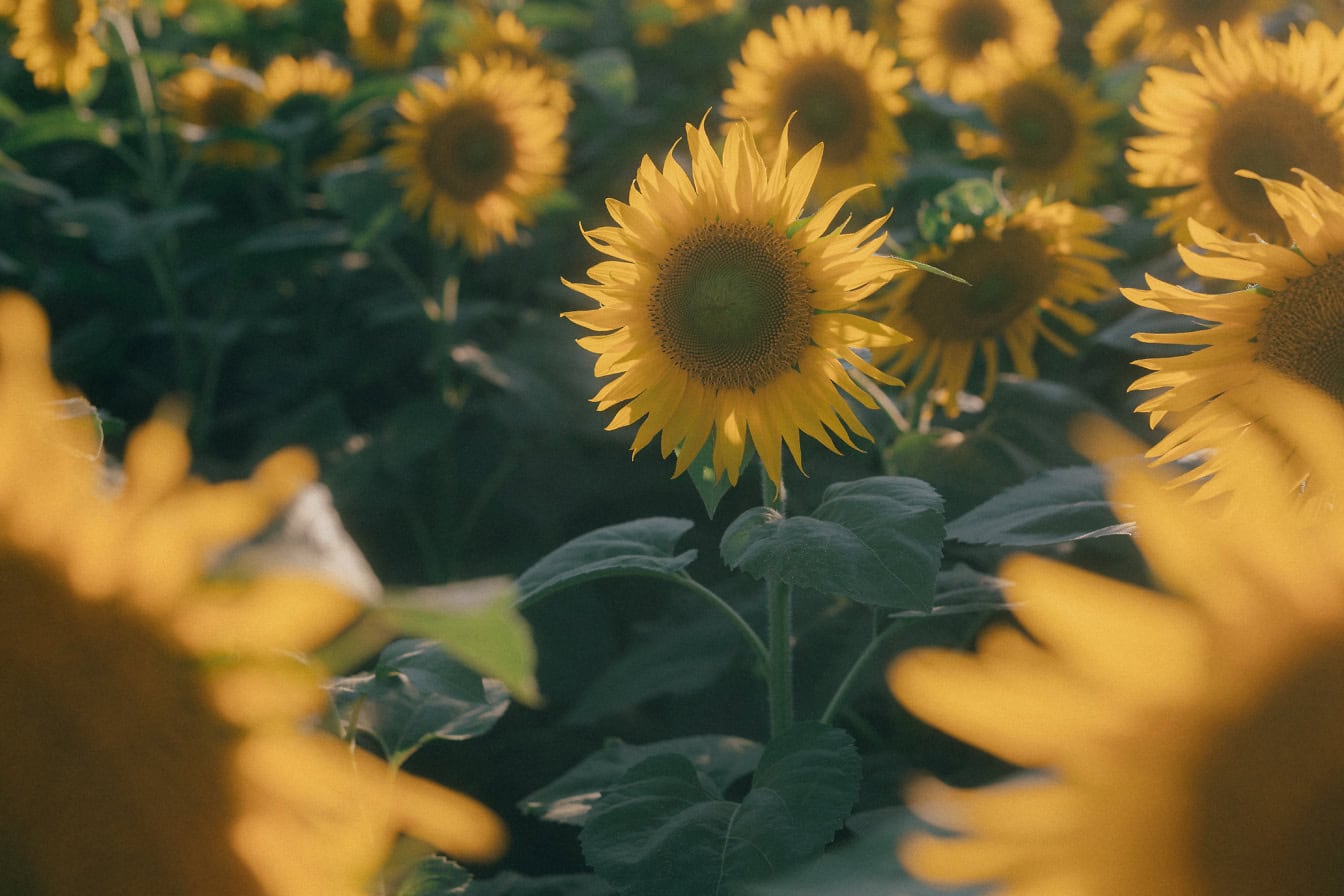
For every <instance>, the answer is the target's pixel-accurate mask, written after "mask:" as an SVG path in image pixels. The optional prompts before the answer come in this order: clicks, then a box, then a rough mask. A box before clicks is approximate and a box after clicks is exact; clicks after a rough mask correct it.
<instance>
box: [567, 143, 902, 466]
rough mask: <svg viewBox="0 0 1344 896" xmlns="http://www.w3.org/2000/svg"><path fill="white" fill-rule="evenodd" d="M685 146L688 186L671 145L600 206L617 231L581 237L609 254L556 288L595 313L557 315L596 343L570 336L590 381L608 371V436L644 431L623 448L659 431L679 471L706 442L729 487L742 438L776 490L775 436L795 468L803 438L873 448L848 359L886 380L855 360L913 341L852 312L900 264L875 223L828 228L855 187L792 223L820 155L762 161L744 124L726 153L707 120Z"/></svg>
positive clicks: (601, 401)
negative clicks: (624, 191)
mask: <svg viewBox="0 0 1344 896" xmlns="http://www.w3.org/2000/svg"><path fill="white" fill-rule="evenodd" d="M686 139H687V143H688V144H689V149H690V155H691V171H690V175H689V176H687V173H686V171H685V170H684V169H683V168H682V167H681V165H680V164H678V163H677V161H676V160H675V159H674V158H673V153H672V152H671V151H669V152H668V154H667V158H666V160H665V161H664V163H663V168H662V170H661V171H660V170H659V169H658V168H657V166H656V165H655V164H654V162H653V160H652V159H650V158H649V157H648V156H645V157H644V162H643V164H642V165H641V166H640V168H639V172H638V174H637V175H636V178H635V182H634V184H633V185H632V186H631V188H630V201H629V202H628V203H623V202H619V201H617V200H615V199H609V200H607V208H608V209H609V210H610V212H611V215H612V218H613V219H615V221H616V224H615V226H608V227H597V228H594V229H592V230H588V231H585V232H584V235H585V237H586V238H587V239H588V242H589V243H590V244H591V245H592V246H593V247H594V248H595V249H597V250H598V251H599V252H602V253H603V254H604V255H608V256H610V258H611V260H610V261H604V262H602V263H601V264H598V265H595V266H593V267H592V268H589V270H588V276H589V277H590V278H592V280H593V281H595V282H593V283H571V282H569V281H565V285H567V286H568V287H570V288H571V289H573V290H575V291H577V292H580V293H583V294H584V295H586V296H589V297H590V298H592V299H595V300H596V301H597V302H598V304H599V305H600V306H601V307H599V308H595V309H592V310H586V311H571V312H568V313H567V314H565V317H567V318H568V319H569V320H572V321H573V322H574V323H576V324H578V325H579V326H581V327H584V328H586V329H589V330H593V331H595V332H596V333H597V334H598V335H594V336H587V337H584V338H582V339H580V340H579V344H580V345H581V346H583V347H584V348H585V349H587V350H588V351H590V352H593V353H594V354H596V355H598V358H597V362H596V364H595V368H594V372H595V373H596V374H597V375H598V376H609V375H613V374H614V375H616V378H615V379H614V380H611V381H610V382H608V383H607V384H606V385H604V386H603V387H602V388H601V389H600V390H599V391H598V393H597V395H596V396H595V397H594V398H593V401H595V402H597V407H598V410H599V411H605V410H607V409H608V408H611V407H614V406H616V405H620V406H621V407H620V408H619V410H617V412H616V415H615V417H614V418H613V419H612V421H611V423H610V424H609V425H608V427H607V428H608V429H616V428H618V427H622V426H627V425H629V424H632V423H636V422H639V421H641V420H642V421H643V422H642V423H640V427H639V430H638V431H637V432H636V433H635V438H634V443H633V446H632V449H631V450H632V452H638V451H639V450H640V449H642V448H643V447H644V446H646V445H648V444H649V442H650V441H651V440H652V439H653V437H654V435H655V434H657V433H658V432H659V431H661V432H662V441H661V446H660V447H661V450H662V455H663V457H667V456H668V455H669V454H671V453H672V451H673V450H674V449H675V450H677V451H678V453H679V456H678V459H677V465H676V471H675V473H674V474H673V475H680V474H681V473H682V472H684V471H685V470H686V469H687V467H689V466H690V464H691V461H692V460H694V459H695V457H696V455H697V454H698V453H699V452H700V450H701V449H702V448H703V447H704V446H705V444H706V443H707V442H708V441H709V439H710V437H711V434H712V435H713V468H714V471H715V474H716V476H717V477H720V478H721V477H722V475H723V474H724V473H726V474H727V475H728V481H729V482H730V483H732V484H734V485H736V484H737V480H738V475H739V472H740V470H741V467H742V461H743V457H744V456H745V452H746V447H747V440H748V439H750V440H751V443H752V445H753V446H754V447H755V450H756V452H757V454H758V455H759V456H760V458H761V462H762V465H763V466H764V468H765V471H766V473H767V474H768V475H769V477H770V478H771V479H772V480H773V481H774V482H775V483H776V484H778V483H779V482H780V479H781V475H782V470H781V466H782V462H781V457H782V451H781V447H780V446H781V442H783V444H786V445H788V447H789V452H790V453H791V454H792V455H793V460H794V463H795V464H798V465H799V467H800V468H801V464H802V449H801V446H800V444H799V435H800V433H806V434H807V435H809V436H811V437H812V438H814V439H816V440H817V441H819V442H821V443H822V444H823V445H825V446H826V447H827V448H829V449H831V450H832V451H835V450H837V449H836V447H835V443H834V441H833V440H832V438H831V434H834V435H835V436H837V437H839V438H840V439H841V440H842V441H843V442H845V444H847V445H850V446H851V447H855V446H854V442H853V440H852V439H851V438H850V435H849V433H850V432H851V431H852V432H854V433H856V434H858V435H860V436H862V437H863V438H868V439H871V438H872V436H870V435H869V433H868V431H867V430H866V429H865V428H864V427H863V424H862V423H861V422H860V421H859V419H858V417H857V416H856V415H855V414H854V411H853V409H852V408H851V407H850V406H849V404H848V401H847V398H846V396H847V395H848V396H852V397H854V398H856V399H857V400H859V401H861V402H863V403H864V404H865V405H867V406H869V407H872V406H873V399H872V398H871V397H870V396H869V395H868V394H867V393H866V392H864V391H862V390H861V389H860V388H859V386H858V385H857V384H856V383H855V382H854V381H853V379H852V378H851V376H850V374H849V373H847V372H846V370H845V367H844V364H845V363H848V364H851V365H853V366H854V367H855V368H857V369H858V370H860V371H862V372H864V373H866V374H868V375H869V376H872V377H873V378H875V379H879V380H881V381H882V382H885V383H895V382H896V380H894V379H893V378H892V377H890V376H888V375H886V374H884V373H882V372H881V371H879V370H877V369H876V368H874V367H873V366H872V365H871V364H869V363H868V362H867V361H866V360H865V359H864V358H863V357H861V356H860V355H859V354H858V351H860V350H863V349H869V348H874V347H878V346H890V345H899V344H900V343H902V342H904V341H905V340H906V338H907V337H905V336H904V335H902V334H901V333H899V332H897V331H896V330H894V329H893V328H891V327H889V326H886V325H884V324H880V323H876V322H874V321H871V320H868V319H867V318H864V317H861V316H859V315H857V314H851V313H849V312H848V309H850V308H852V307H853V306H854V304H855V303H857V302H859V301H861V300H862V299H864V298H866V297H868V296H870V295H872V293H873V292H874V291H875V290H877V289H878V288H879V287H881V286H882V285H883V284H884V283H886V282H887V281H889V280H890V279H891V277H893V276H894V275H896V274H897V273H899V272H900V271H903V270H906V269H908V268H909V267H910V265H909V263H908V262H905V261H902V260H899V259H895V258H887V257H882V256H878V255H875V254H874V253H875V252H876V251H877V249H878V248H879V247H880V246H881V245H882V242H883V234H882V233H880V232H879V228H880V227H881V226H882V224H883V223H884V221H885V218H883V219H878V220H875V221H873V222H871V223H869V224H867V225H866V226H864V227H861V228H859V229H858V230H856V231H853V232H850V233H846V232H844V231H843V225H841V226H840V227H836V228H835V229H833V230H831V231H830V232H827V228H829V227H830V226H831V223H832V222H833V221H834V220H835V217H836V215H837V214H839V211H840V208H841V206H842V205H843V204H844V203H845V201H846V200H848V199H849V198H850V196H852V195H853V194H854V193H856V192H858V191H859V190H860V189H863V188H862V187H851V188H849V189H848V190H845V191H842V192H840V193H837V194H836V195H835V196H833V197H831V198H830V199H828V200H827V201H826V202H825V203H824V204H823V205H822V206H821V207H820V208H819V209H818V210H817V211H816V213H815V214H813V215H812V216H811V217H809V218H806V219H802V220H799V216H800V215H801V213H802V210H803V206H804V204H805V203H806V202H807V197H808V193H809V192H810V191H811V189H812V181H813V178H814V177H815V176H816V173H817V171H818V170H819V168H820V167H821V154H822V149H821V147H820V146H817V147H814V148H813V149H812V150H811V151H810V152H808V153H806V154H805V155H803V157H802V158H801V159H799V160H798V162H797V163H796V164H794V165H793V166H792V167H789V166H788V164H787V159H788V151H789V140H788V133H787V130H785V131H782V132H781V134H780V137H779V141H778V150H777V152H776V153H775V156H774V160H773V162H772V163H771V164H770V165H769V166H768V167H767V165H766V162H765V159H764V158H763V157H762V155H761V152H760V150H759V149H758V148H757V145H756V141H755V139H754V138H753V137H752V135H751V131H750V130H749V129H748V128H747V126H746V125H744V124H741V123H738V124H735V125H733V126H731V127H730V128H729V130H728V135H727V141H726V143H725V145H724V149H723V155H722V157H720V156H719V155H718V154H717V153H716V152H715V151H714V147H713V146H712V145H711V143H710V141H709V136H708V134H707V133H706V132H705V126H704V124H703V123H702V124H701V125H700V126H699V127H698V128H697V127H693V126H691V125H689V124H688V125H687V126H686Z"/></svg>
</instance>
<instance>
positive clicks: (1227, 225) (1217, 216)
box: [1125, 23, 1344, 242]
mask: <svg viewBox="0 0 1344 896" xmlns="http://www.w3.org/2000/svg"><path fill="white" fill-rule="evenodd" d="M1200 34H1201V36H1202V39H1203V44H1202V47H1201V49H1200V50H1199V51H1197V52H1195V53H1194V54H1193V55H1192V56H1191V61H1192V62H1193V64H1194V66H1195V69H1196V71H1194V72H1185V71H1177V70H1175V69H1169V68H1165V67H1161V66H1154V67H1152V68H1150V69H1149V70H1148V80H1147V81H1146V82H1145V83H1144V85H1143V87H1142V88H1141V89H1140V91H1139V106H1140V107H1141V108H1136V109H1135V110H1134V117H1135V118H1136V119H1137V120H1138V121H1139V122H1140V123H1142V124H1143V125H1145V126H1146V127H1148V128H1149V129H1150V130H1152V131H1154V132H1155V133H1154V134H1151V135H1148V136H1142V137H1135V138H1133V140H1132V141H1131V142H1130V147H1131V148H1130V149H1129V151H1128V152H1127V153H1126V154H1125V159H1126V161H1128V162H1129V164H1130V167H1132V168H1133V169H1134V171H1133V173H1132V174H1131V176H1130V180H1131V181H1133V183H1134V184H1136V185H1138V186H1140V187H1148V188H1152V189H1157V190H1162V191H1164V193H1167V194H1170V195H1161V196H1157V197H1155V198H1153V199H1152V200H1151V201H1150V203H1149V214H1150V215H1152V216H1153V217H1158V218H1160V219H1161V220H1160V221H1159V222H1158V224H1157V228H1158V231H1159V232H1170V233H1171V235H1172V238H1173V239H1174V240H1175V241H1176V242H1186V241H1187V240H1188V235H1187V233H1186V232H1185V229H1184V228H1185V222H1186V220H1187V219H1190V218H1193V219H1195V220H1196V221H1199V222H1200V223H1202V224H1205V225H1206V226H1208V227H1212V228H1213V229H1214V230H1216V231H1218V232H1219V233H1222V234H1224V235H1225V236H1230V237H1234V238H1236V239H1245V238H1247V237H1250V236H1252V235H1255V236H1258V237H1259V238H1261V239H1264V240H1268V241H1270V242H1281V241H1282V240H1283V239H1284V237H1285V235H1286V234H1285V232H1284V229H1283V222H1282V221H1281V220H1280V218H1279V216H1278V215H1277V214H1276V213H1275V211H1274V209H1273V208H1271V207H1270V204H1269V201H1268V200H1267V199H1266V198H1265V193H1264V191H1263V190H1261V189H1260V186H1259V185H1258V184H1256V183H1255V182H1254V181H1250V180H1247V179H1245V178H1243V177H1239V176H1237V172H1238V171H1240V170H1241V169H1243V168H1244V169H1246V170H1248V171H1254V172H1255V173H1256V174H1260V175H1263V176H1265V177H1271V178H1275V179H1278V180H1283V179H1286V178H1287V177H1288V176H1289V175H1290V173H1291V172H1292V170H1293V169H1295V168H1300V169H1302V170H1304V171H1307V172H1309V173H1311V174H1312V175H1314V176H1316V177H1318V178H1320V179H1321V180H1323V181H1325V182H1326V183H1327V184H1330V185H1331V186H1336V187H1337V186H1340V185H1341V184H1342V183H1344V53H1341V52H1340V39H1339V37H1338V36H1337V35H1336V34H1335V33H1334V32H1333V31H1331V30H1330V29H1329V28H1326V27H1325V26H1323V25H1320V24H1318V23H1312V24H1309V25H1308V26H1307V28H1306V30H1305V31H1304V32H1298V31H1296V30H1294V31H1293V32H1292V33H1291V34H1290V35H1289V37H1288V40H1287V42H1286V43H1284V42H1280V41H1273V40H1266V39H1264V38H1260V37H1246V36H1242V35H1238V34H1237V33H1235V32H1234V31H1233V30H1232V29H1231V28H1230V27H1229V26H1226V25H1224V27H1223V28H1222V29H1221V30H1220V31H1219V35H1218V38H1217V39H1216V40H1215V38H1214V37H1213V35H1212V33H1211V32H1209V31H1207V30H1201V32H1200ZM1173 190H1176V191H1177V192H1172V191H1173Z"/></svg>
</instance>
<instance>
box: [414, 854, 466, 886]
mask: <svg viewBox="0 0 1344 896" xmlns="http://www.w3.org/2000/svg"><path fill="white" fill-rule="evenodd" d="M470 882H471V874H470V872H468V871H467V869H465V868H463V867H462V866H461V865H458V864H457V863H455V862H450V861H448V860H447V859H445V858H444V857H443V856H430V857H429V858H427V859H424V860H423V861H421V862H419V863H417V864H416V866H415V867H414V868H412V869H411V871H410V873H409V874H407V875H406V877H405V878H404V879H403V880H402V881H401V883H400V885H398V887H397V896H450V894H454V893H465V892H467V884H469V883H470Z"/></svg>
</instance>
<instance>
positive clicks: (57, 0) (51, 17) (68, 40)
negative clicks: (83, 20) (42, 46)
mask: <svg viewBox="0 0 1344 896" xmlns="http://www.w3.org/2000/svg"><path fill="white" fill-rule="evenodd" d="M79 14H80V8H79V0H51V2H50V3H48V4H47V16H48V19H47V22H48V25H49V28H48V31H47V34H48V35H50V37H51V39H52V40H53V41H55V42H56V43H58V44H60V45H61V46H63V47H74V46H75V45H76V44H77V43H78V41H79V35H78V34H76V33H75V26H76V25H78V24H79Z"/></svg>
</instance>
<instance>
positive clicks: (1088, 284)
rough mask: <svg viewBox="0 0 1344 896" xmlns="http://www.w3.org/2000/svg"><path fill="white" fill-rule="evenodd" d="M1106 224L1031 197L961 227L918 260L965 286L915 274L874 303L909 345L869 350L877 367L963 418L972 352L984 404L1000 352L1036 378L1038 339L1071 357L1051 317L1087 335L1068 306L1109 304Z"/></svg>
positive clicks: (1088, 326)
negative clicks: (906, 379)
mask: <svg viewBox="0 0 1344 896" xmlns="http://www.w3.org/2000/svg"><path fill="white" fill-rule="evenodd" d="M1106 226H1107V225H1106V222H1105V221H1104V220H1103V219H1102V217H1101V215H1100V214H1098V213H1097V212H1095V211H1092V210H1090V209H1086V208H1083V207H1081V206H1077V205H1074V204H1073V203H1071V202H1051V203H1045V202H1042V201H1041V200H1040V199H1039V198H1038V197H1034V196H1033V197H1031V198H1029V199H1028V200H1027V201H1026V203H1025V204H1024V205H1023V206H1021V207H1020V208H1017V209H1008V210H1001V211H999V212H996V213H994V214H992V215H990V216H989V217H988V218H986V219H985V220H984V221H983V222H981V223H979V224H978V225H976V224H971V223H967V222H963V223H960V224H958V225H957V226H956V227H955V228H954V229H953V230H952V232H951V235H950V236H949V238H948V239H947V241H946V243H945V244H942V245H935V246H931V247H930V248H929V249H927V250H925V251H924V252H921V253H920V254H919V256H918V260H919V261H923V262H925V263H927V264H930V265H933V266H934V267H937V268H940V269H941V270H943V271H946V272H947V273H950V274H955V275H956V276H958V277H960V278H962V279H963V280H965V281H966V282H965V283H959V282H957V281H956V280H952V279H949V278H947V277H942V276H939V275H937V274H930V273H926V272H924V271H917V272H915V273H912V274H911V275H910V276H908V277H905V278H902V279H901V280H899V281H898V282H897V283H896V284H895V285H894V286H893V287H892V288H891V289H889V290H887V291H886V292H885V293H884V294H882V295H881V296H879V297H878V299H877V300H876V301H875V303H874V304H875V305H876V306H877V308H879V309H880V313H881V315H882V320H884V321H885V322H886V323H888V324H890V325H891V326H893V327H895V328H897V329H899V330H900V331H901V332H904V333H909V334H910V335H911V337H913V338H912V341H911V342H910V343H909V344H907V345H903V346H900V347H898V348H895V349H879V350H878V351H876V352H874V354H873V360H874V362H875V363H877V364H880V365H881V366H883V367H884V368H885V369H887V370H890V371H891V372H893V373H896V374H899V375H905V374H906V373H907V372H908V371H910V370H912V369H913V370H914V371H915V372H914V375H913V378H912V379H911V380H910V388H911V389H918V388H921V387H923V386H926V385H931V386H932V388H933V391H934V400H935V401H937V402H938V403H939V404H940V405H941V406H942V407H943V409H944V410H945V411H946V412H947V413H948V414H949V415H950V416H957V414H958V413H959V404H958V395H959V393H961V392H963V391H964V390H965V389H966V387H967V381H968V379H969V377H970V373H971V368H972V366H973V364H974V362H975V359H976V354H977V352H978V353H979V354H980V355H982V356H983V358H984V364H985V382H984V386H983V388H982V390H981V392H980V394H981V395H982V396H983V397H984V398H989V397H990V396H991V395H992V393H993V389H994V383H995V381H996V380H997V378H998V370H999V346H1000V345H1002V346H1003V347H1004V348H1006V349H1007V351H1008V357H1009V359H1010V360H1011V362H1012V365H1013V367H1014V369H1016V370H1017V372H1018V373H1021V374H1022V375H1024V376H1029V377H1034V376H1035V375H1036V361H1035V358H1034V353H1035V349H1036V341H1037V337H1043V338H1044V339H1046V340H1047V341H1048V342H1050V343H1051V344H1052V345H1054V346H1055V347H1056V348H1057V349H1059V350H1060V351H1062V352H1064V353H1066V354H1073V352H1074V347H1073V345H1072V344H1071V343H1070V342H1069V340H1068V339H1067V338H1066V337H1065V336H1063V335H1060V334H1059V333H1057V332H1055V330H1054V329H1052V328H1051V324H1050V318H1054V319H1055V321H1056V322H1058V323H1062V324H1063V325H1064V326H1065V327H1067V328H1068V329H1069V330H1072V331H1073V332H1074V333H1088V332H1090V331H1091V330H1092V328H1093V326H1094V324H1093V322H1092V320H1091V318H1089V317H1087V316H1086V315H1084V314H1082V313H1081V312H1079V311H1077V310H1076V309H1074V308H1073V307H1072V306H1073V305H1075V304H1077V303H1079V302H1095V301H1097V300H1099V299H1102V298H1105V297H1106V296H1107V295H1108V294H1110V292H1111V290H1112V289H1113V288H1114V281H1113V280H1112V279H1111V275H1110V273H1109V272H1108V271H1107V270H1106V267H1105V266H1104V265H1103V264H1102V262H1103V261H1104V260H1106V259H1109V258H1112V257H1114V256H1115V255H1116V254H1117V253H1116V252H1115V250H1114V249H1112V248H1110V247H1108V246H1106V245H1103V244H1102V243H1099V242H1097V241H1096V240H1094V239H1093V237H1095V236H1097V235H1098V234H1100V233H1101V232H1103V231H1104V230H1105V229H1106Z"/></svg>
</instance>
